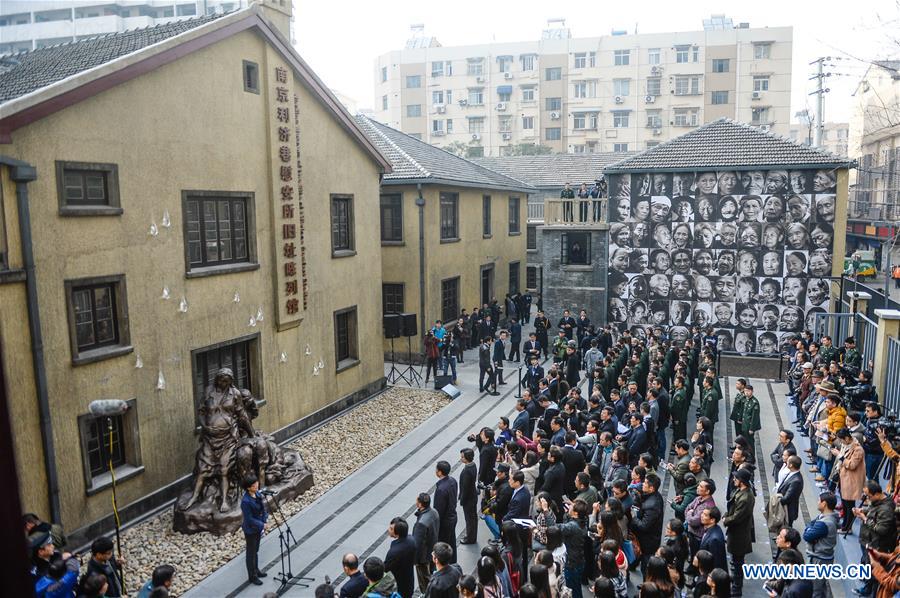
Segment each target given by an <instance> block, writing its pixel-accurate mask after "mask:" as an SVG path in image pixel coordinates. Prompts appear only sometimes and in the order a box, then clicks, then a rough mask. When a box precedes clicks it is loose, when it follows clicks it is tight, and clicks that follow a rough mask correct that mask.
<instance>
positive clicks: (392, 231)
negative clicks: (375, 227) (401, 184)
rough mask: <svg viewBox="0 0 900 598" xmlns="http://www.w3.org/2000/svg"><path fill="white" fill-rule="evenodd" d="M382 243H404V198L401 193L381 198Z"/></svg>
mask: <svg viewBox="0 0 900 598" xmlns="http://www.w3.org/2000/svg"><path fill="white" fill-rule="evenodd" d="M381 242H382V243H385V242H388V243H401V242H403V197H402V196H401V195H400V194H399V193H395V194H390V195H382V196H381Z"/></svg>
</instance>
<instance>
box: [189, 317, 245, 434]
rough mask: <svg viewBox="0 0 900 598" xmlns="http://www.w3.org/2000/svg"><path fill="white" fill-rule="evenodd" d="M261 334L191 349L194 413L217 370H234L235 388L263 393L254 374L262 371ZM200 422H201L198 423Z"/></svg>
mask: <svg viewBox="0 0 900 598" xmlns="http://www.w3.org/2000/svg"><path fill="white" fill-rule="evenodd" d="M258 339H259V334H253V335H250V336H245V337H241V338H238V339H233V340H230V341H227V342H224V343H219V344H216V345H212V346H209V347H203V348H202V349H196V350H194V351H191V361H192V364H193V371H194V407H195V408H194V412H195V413H196V412H197V409H198V408H199V407H200V405H202V403H203V398H204V395H205V394H206V389H207V388H208V387H209V386H210V385H211V384H212V383H213V382H214V381H215V378H216V372H218V371H219V370H220V369H221V368H228V369H230V370H231V371H232V372H233V373H234V386H235V388H240V389H247V390H249V391H250V393H251V394H252V395H253V396H254V397H257V398H261V397H260V396H259V395H260V393H261V392H262V385H261V384H259V383H258V382H257V380H256V376H255V375H254V374H255V373H256V372H258V371H259V355H258V346H257V343H258ZM196 423H197V424H199V421H197V422H196Z"/></svg>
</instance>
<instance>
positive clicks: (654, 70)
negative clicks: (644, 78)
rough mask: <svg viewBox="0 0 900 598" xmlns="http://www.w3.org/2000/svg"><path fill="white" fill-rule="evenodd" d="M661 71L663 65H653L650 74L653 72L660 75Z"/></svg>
mask: <svg viewBox="0 0 900 598" xmlns="http://www.w3.org/2000/svg"><path fill="white" fill-rule="evenodd" d="M660 73H662V67H661V66H652V67H650V74H651V75H659V74H660Z"/></svg>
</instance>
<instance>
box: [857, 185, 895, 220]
mask: <svg viewBox="0 0 900 598" xmlns="http://www.w3.org/2000/svg"><path fill="white" fill-rule="evenodd" d="M870 193H871V195H872V196H874V195H876V192H870ZM877 194H878V195H882V196H883V195H884V193H877ZM896 194H897V192H896V191H895V192H894V193H893V195H895V196H896ZM865 196H866V192H857V194H856V197H857V199H854V200H851V201H850V202H849V204H850V205H849V206H848V208H849V210H848V212H849V213H848V217H849V219H850V220H864V221H866V222H869V223H874V222H897V221H898V220H900V203H897V201H896V199H895V198H891V199H893V200H894V201H889V202H888V203H884V202H882V201H877V200H876V201H872V200H870V199H867V198H865ZM873 199H874V198H873Z"/></svg>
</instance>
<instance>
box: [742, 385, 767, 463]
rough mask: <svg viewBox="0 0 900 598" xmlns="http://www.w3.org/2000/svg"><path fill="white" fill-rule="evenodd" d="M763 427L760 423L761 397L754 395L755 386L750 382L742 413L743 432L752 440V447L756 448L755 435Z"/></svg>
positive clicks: (746, 387)
mask: <svg viewBox="0 0 900 598" xmlns="http://www.w3.org/2000/svg"><path fill="white" fill-rule="evenodd" d="M760 428H762V425H761V424H760V423H759V399H757V398H756V397H755V396H753V387H752V386H750V385H749V384H748V385H746V386H745V387H744V410H743V413H742V414H741V434H743V436H744V438H746V439H747V440H749V441H750V447H751V448H754V447H755V446H756V445H755V444H754V440H753V439H754V435H755V434H756V432H757V431H758V430H759V429H760Z"/></svg>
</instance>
